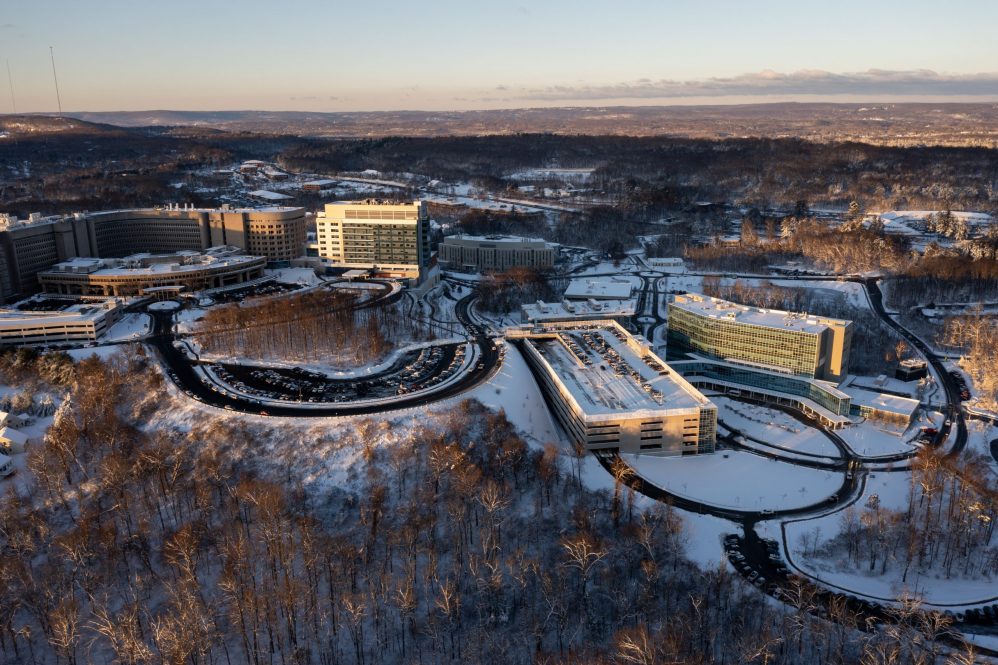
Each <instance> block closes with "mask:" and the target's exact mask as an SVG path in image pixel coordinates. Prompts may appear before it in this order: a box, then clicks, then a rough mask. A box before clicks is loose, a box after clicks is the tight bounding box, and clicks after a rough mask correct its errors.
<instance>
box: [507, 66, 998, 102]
mask: <svg viewBox="0 0 998 665" xmlns="http://www.w3.org/2000/svg"><path fill="white" fill-rule="evenodd" d="M842 94H852V95H870V96H876V95H922V96H927V95H942V96H946V95H998V73H981V74H939V73H937V72H934V71H932V70H929V69H917V70H911V71H892V70H885V69H869V70H867V71H865V72H853V73H845V74H835V73H832V72H826V71H822V70H813V69H811V70H801V71H797V72H792V73H789V74H783V73H780V72H774V71H772V70H765V71H761V72H756V73H752V74H742V75H740V76H733V77H730V78H708V79H700V80H691V81H676V80H670V79H660V80H658V81H652V80H649V79H639V80H637V81H632V82H627V83H617V84H613V85H572V86H565V85H558V86H548V87H545V88H532V89H528V90H525V91H524V93H523V95H522V98H523V99H531V100H589V99H620V98H627V97H629V98H649V99H651V98H670V97H727V96H768V95H842Z"/></svg>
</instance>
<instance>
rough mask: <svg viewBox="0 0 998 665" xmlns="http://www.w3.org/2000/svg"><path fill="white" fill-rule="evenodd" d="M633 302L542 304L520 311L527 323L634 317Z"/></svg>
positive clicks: (608, 301)
mask: <svg viewBox="0 0 998 665" xmlns="http://www.w3.org/2000/svg"><path fill="white" fill-rule="evenodd" d="M634 308H635V302H634V300H633V299H630V300H600V301H589V300H580V301H575V302H554V303H550V302H544V301H541V300H538V301H537V302H536V303H531V304H529V305H523V306H522V307H521V310H522V312H523V315H524V317H526V319H527V320H528V321H546V320H547V321H554V320H559V319H560V320H564V319H566V318H576V317H578V318H594V317H595V318H601V317H617V316H634Z"/></svg>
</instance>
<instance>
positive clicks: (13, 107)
mask: <svg viewBox="0 0 998 665" xmlns="http://www.w3.org/2000/svg"><path fill="white" fill-rule="evenodd" d="M7 85H9V86H10V108H11V111H13V112H14V113H15V114H16V113H17V102H15V101H14V79H13V78H12V77H11V75H10V58H7Z"/></svg>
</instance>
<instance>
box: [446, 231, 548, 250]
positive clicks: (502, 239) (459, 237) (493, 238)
mask: <svg viewBox="0 0 998 665" xmlns="http://www.w3.org/2000/svg"><path fill="white" fill-rule="evenodd" d="M442 242H444V243H445V244H452V245H453V244H469V245H485V246H488V245H490V244H496V245H501V244H509V245H513V244H522V245H532V246H535V247H546V246H547V242H545V241H544V240H543V239H541V238H524V237H522V236H505V235H486V236H473V235H467V234H464V233H458V234H456V235H452V236H447V237H446V238H444V239H443V241H442Z"/></svg>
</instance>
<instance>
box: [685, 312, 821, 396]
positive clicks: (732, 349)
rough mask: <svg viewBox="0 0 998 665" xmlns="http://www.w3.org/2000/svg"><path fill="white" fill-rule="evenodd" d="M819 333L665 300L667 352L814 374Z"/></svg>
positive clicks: (815, 373) (819, 340) (818, 365)
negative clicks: (706, 312)
mask: <svg viewBox="0 0 998 665" xmlns="http://www.w3.org/2000/svg"><path fill="white" fill-rule="evenodd" d="M821 341H822V340H821V334H820V333H810V332H804V331H801V330H794V329H785V328H779V327H775V326H759V325H754V324H750V323H743V322H740V321H737V320H736V319H733V318H727V317H711V316H703V315H701V314H697V313H695V312H690V311H687V310H685V309H683V308H681V307H677V306H676V305H675V304H674V303H669V337H668V344H669V352H670V354H673V353H699V354H704V355H709V356H712V357H715V358H733V359H737V360H741V361H744V362H750V363H756V364H759V365H769V366H772V367H779V368H783V369H786V370H788V371H790V372H792V373H793V374H799V375H802V376H808V377H811V378H814V377H815V376H816V375H817V374H818V372H819V371H820V368H821V355H820V354H821V348H822V344H821Z"/></svg>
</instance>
